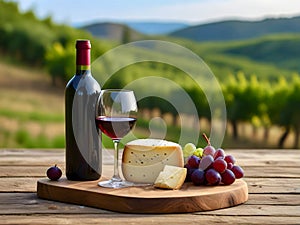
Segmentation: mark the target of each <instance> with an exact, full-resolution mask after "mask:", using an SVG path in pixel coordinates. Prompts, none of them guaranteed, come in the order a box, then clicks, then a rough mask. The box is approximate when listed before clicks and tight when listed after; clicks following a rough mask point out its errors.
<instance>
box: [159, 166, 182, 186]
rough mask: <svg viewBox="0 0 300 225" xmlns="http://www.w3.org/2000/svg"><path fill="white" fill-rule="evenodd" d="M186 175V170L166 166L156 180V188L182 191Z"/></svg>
mask: <svg viewBox="0 0 300 225" xmlns="http://www.w3.org/2000/svg"><path fill="white" fill-rule="evenodd" d="M186 174H187V169H186V168H182V167H176V166H168V165H166V166H165V167H164V170H163V171H161V172H160V173H159V175H158V177H157V178H156V180H155V182H154V186H155V187H158V188H165V189H173V190H176V189H180V188H181V186H182V185H183V183H184V181H185V178H186Z"/></svg>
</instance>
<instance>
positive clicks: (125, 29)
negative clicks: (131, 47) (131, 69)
mask: <svg viewBox="0 0 300 225" xmlns="http://www.w3.org/2000/svg"><path fill="white" fill-rule="evenodd" d="M130 41H131V33H130V28H129V27H128V26H124V27H123V32H122V44H126V43H128V42H130Z"/></svg>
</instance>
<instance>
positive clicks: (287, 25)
mask: <svg viewBox="0 0 300 225" xmlns="http://www.w3.org/2000/svg"><path fill="white" fill-rule="evenodd" d="M299 32H300V16H298V17H293V18H278V19H271V18H270V19H265V20H261V21H239V20H231V21H221V22H215V23H208V24H201V25H196V26H190V27H187V28H184V29H180V30H177V31H174V32H172V33H170V34H169V36H172V37H179V38H187V39H191V40H194V41H228V40H245V39H251V38H257V37H261V36H264V35H270V34H282V33H299Z"/></svg>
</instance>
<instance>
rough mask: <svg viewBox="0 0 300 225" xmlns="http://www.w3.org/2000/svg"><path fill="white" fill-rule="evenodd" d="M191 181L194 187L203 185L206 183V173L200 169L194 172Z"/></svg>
mask: <svg viewBox="0 0 300 225" xmlns="http://www.w3.org/2000/svg"><path fill="white" fill-rule="evenodd" d="M191 180H192V182H193V184H194V185H197V186H198V185H201V184H204V183H205V172H204V171H203V170H200V169H196V170H194V172H193V173H192V175H191Z"/></svg>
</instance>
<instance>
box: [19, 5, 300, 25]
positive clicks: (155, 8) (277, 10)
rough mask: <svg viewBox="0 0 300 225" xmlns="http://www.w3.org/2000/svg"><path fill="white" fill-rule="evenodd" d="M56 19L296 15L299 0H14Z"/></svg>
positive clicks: (189, 20)
mask: <svg viewBox="0 0 300 225" xmlns="http://www.w3.org/2000/svg"><path fill="white" fill-rule="evenodd" d="M14 1H17V2H19V3H20V9H21V10H27V9H33V10H34V11H35V12H36V14H37V15H38V16H39V17H41V18H43V17H45V16H47V15H51V16H52V18H53V19H54V21H56V22H60V23H69V24H80V23H87V22H91V21H119V22H122V21H124V20H126V21H167V22H170V21H175V22H186V23H191V24H198V23H206V22H212V21H220V20H223V19H247V20H249V19H250V20H259V19H262V18H266V17H291V16H297V15H300V0H140V1H138V0H106V1H103V0H102V1H101V0H86V1H82V0H14Z"/></svg>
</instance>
